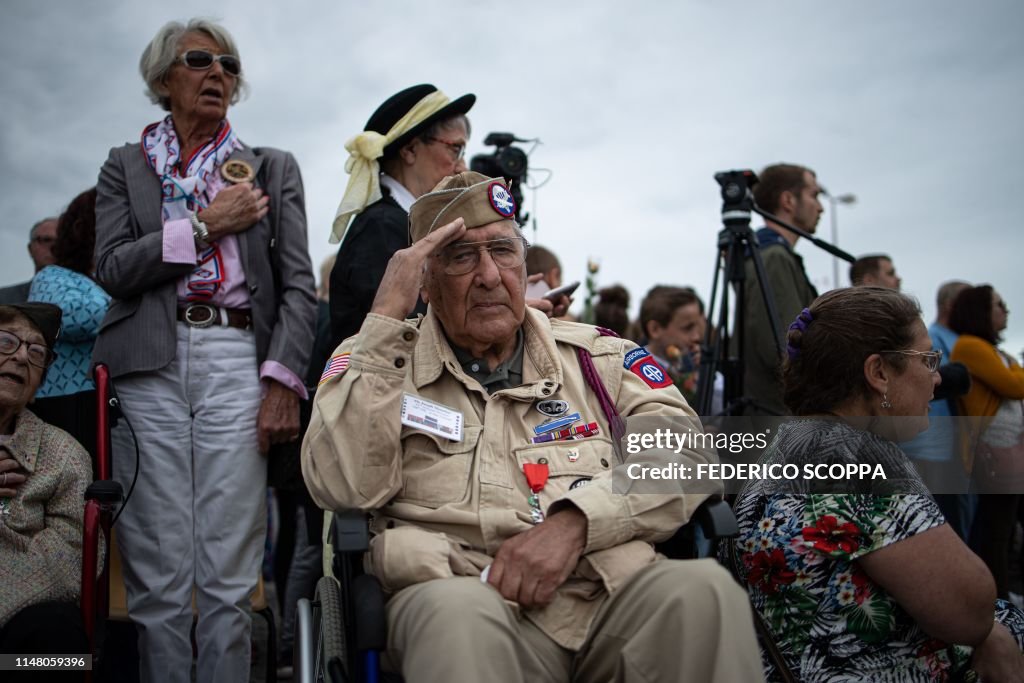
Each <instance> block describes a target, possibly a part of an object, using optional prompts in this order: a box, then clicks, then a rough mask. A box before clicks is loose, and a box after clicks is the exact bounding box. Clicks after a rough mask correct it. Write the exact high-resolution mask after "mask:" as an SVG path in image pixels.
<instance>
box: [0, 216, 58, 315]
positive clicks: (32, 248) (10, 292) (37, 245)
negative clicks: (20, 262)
mask: <svg viewBox="0 0 1024 683" xmlns="http://www.w3.org/2000/svg"><path fill="white" fill-rule="evenodd" d="M56 241H57V219H56V218H55V217H50V218H44V219H43V220H41V221H39V222H38V223H36V224H35V225H33V226H32V230H31V231H29V233H28V254H29V256H31V257H32V263H34V264H35V267H36V271H35V272H37V273H38V272H39V271H40V270H42V269H43V268H45V267H46V266H49V265H52V264H53V261H54V258H53V244H54V242H56ZM31 284H32V280H26V281H25V282H20V283H18V284H16V285H11V286H10V287H3V288H0V304H20V303H22V302H24V301H27V300H28V289H29V286H30V285H31Z"/></svg>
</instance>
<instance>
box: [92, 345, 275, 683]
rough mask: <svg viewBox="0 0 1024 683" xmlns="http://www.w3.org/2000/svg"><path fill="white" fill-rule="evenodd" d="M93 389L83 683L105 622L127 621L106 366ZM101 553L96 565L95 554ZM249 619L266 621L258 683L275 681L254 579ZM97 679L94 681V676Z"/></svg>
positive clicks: (99, 657)
mask: <svg viewBox="0 0 1024 683" xmlns="http://www.w3.org/2000/svg"><path fill="white" fill-rule="evenodd" d="M93 379H94V381H95V384H96V402H97V410H96V420H97V425H96V462H95V476H96V479H95V481H93V482H92V483H91V484H90V485H89V487H88V488H87V489H86V491H85V515H84V525H83V526H84V530H83V539H82V583H81V599H80V603H79V604H80V607H81V615H82V622H83V623H84V624H85V632H86V636H87V637H88V639H89V650H90V653H91V654H92V656H93V668H92V671H89V672H87V673H86V681H87V682H89V681H92V680H93V679H94V677H97V678H98V677H101V674H102V672H103V671H104V670H105V667H104V666H103V664H104V649H105V648H104V646H105V643H106V640H107V638H106V635H107V623H108V621H109V620H119V621H128V609H127V605H126V600H127V598H126V594H125V588H124V582H123V579H122V578H121V569H120V568H121V558H120V556H119V554H118V552H117V548H116V547H115V546H114V538H113V529H112V528H111V527H112V525H113V522H114V521H115V519H116V515H115V514H114V512H115V510H117V509H118V508H119V507H120V506H121V504H122V502H124V492H123V489H122V486H121V484H120V483H119V482H117V481H114V480H112V479H111V450H110V431H111V429H112V428H113V426H114V424H116V422H117V420H118V419H119V418H120V416H121V411H120V405H119V402H118V400H117V397H116V396H114V395H113V392H112V391H111V383H110V372H109V370H108V368H107V366H105V365H103V364H97V365H96V367H95V369H94V370H93ZM101 552H102V553H103V559H102V562H101V561H100V553H101ZM251 609H252V612H253V614H258V615H259V616H261V617H262V618H263V619H264V620H265V621H266V630H267V640H266V644H265V647H266V658H265V671H264V680H265V681H268V682H270V683H274V682H275V681H276V680H277V659H276V658H277V633H276V628H275V623H274V614H273V611H272V610H271V608H270V606H269V604H268V603H267V599H266V593H265V591H264V586H263V579H262V577H260V579H259V583H258V585H257V589H256V592H255V593H254V594H253V596H252V598H251ZM98 674H99V676H98Z"/></svg>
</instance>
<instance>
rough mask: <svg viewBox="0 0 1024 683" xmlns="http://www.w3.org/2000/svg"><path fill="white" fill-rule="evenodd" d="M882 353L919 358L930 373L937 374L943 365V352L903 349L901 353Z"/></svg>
mask: <svg viewBox="0 0 1024 683" xmlns="http://www.w3.org/2000/svg"><path fill="white" fill-rule="evenodd" d="M881 353H898V354H900V355H903V356H919V357H920V358H921V361H922V362H923V363H924V366H925V367H926V368H928V371H929V372H937V371H938V369H939V365H941V364H942V351H914V350H912V349H903V350H901V351H882V352H881Z"/></svg>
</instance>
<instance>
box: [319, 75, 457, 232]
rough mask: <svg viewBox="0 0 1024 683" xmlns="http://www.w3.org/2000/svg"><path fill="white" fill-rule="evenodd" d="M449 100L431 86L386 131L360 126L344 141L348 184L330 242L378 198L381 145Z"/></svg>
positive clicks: (441, 107) (393, 139)
mask: <svg viewBox="0 0 1024 683" xmlns="http://www.w3.org/2000/svg"><path fill="white" fill-rule="evenodd" d="M449 101H450V100H449V99H448V96H447V95H445V94H444V93H443V92H441V91H440V90H435V91H434V92H432V93H430V94H429V95H427V96H426V97H424V98H423V99H422V100H420V101H419V102H417V103H416V105H415V106H414V107H413V108H412V109H410V110H409V111H408V112H406V114H405V116H403V117H402V118H400V119H399V120H398V121H397V122H396V123H395V125H394V126H392V127H391V130H389V131H388V132H387V134H385V135H381V134H380V133H378V132H376V131H372V130H364V131H363V132H362V133H360V134H359V135H356V136H355V137H354V138H352V139H350V140H349V141H348V142H346V143H345V149H346V150H348V153H349V157H348V161H346V162H345V171H346V172H347V173H348V174H349V178H348V186H347V187H346V188H345V195H344V196H343V197H342V198H341V204H339V205H338V212H337V213H336V214H335V216H334V223H333V224H332V225H331V237H330V243H331V244H337V243H338V242H340V241H341V238H342V237H344V236H345V231H346V230H347V229H348V226H349V223H351V221H352V218H353V217H354V216H355V215H356V214H358V213H359V212H360V211H362V210H363V209H365V208H366V207H367V206H369V205H370V204H373V203H374V202H376V201H378V200H379V199H380V198H381V193H380V163H379V162H378V161H377V160H378V159H380V158H381V156H383V155H384V148H385V147H387V146H388V145H390V144H391V143H392V142H394V141H395V140H397V139H398V138H400V137H402V136H403V135H405V134H406V133H407V132H409V131H410V130H412V129H413V128H415V127H416V126H417V125H419V124H420V123H421V122H422V121H424V120H426V119H427V118H428V117H430V116H432V115H433V114H436V113H437V112H439V111H441V110H442V109H444V108H445V107H446V106H448V102H449Z"/></svg>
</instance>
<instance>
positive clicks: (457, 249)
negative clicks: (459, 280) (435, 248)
mask: <svg viewBox="0 0 1024 683" xmlns="http://www.w3.org/2000/svg"><path fill="white" fill-rule="evenodd" d="M528 246H529V243H528V242H527V241H526V238H525V237H508V238H502V239H496V240H487V241H485V242H456V243H455V244H452V245H449V246H448V247H445V248H444V249H443V250H442V251H441V253H440V254H439V255H438V257H439V258H440V259H441V263H442V264H443V266H444V272H445V274H447V275H465V274H466V273H469V272H472V271H473V270H474V269H475V268H476V267H477V265H479V263H480V252H482V251H486V252H487V253H488V254H490V255H491V260H492V261H494V265H496V266H498V268H501V269H508V268H518V267H519V266H521V265H523V262H524V261H526V248H527V247H528Z"/></svg>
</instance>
